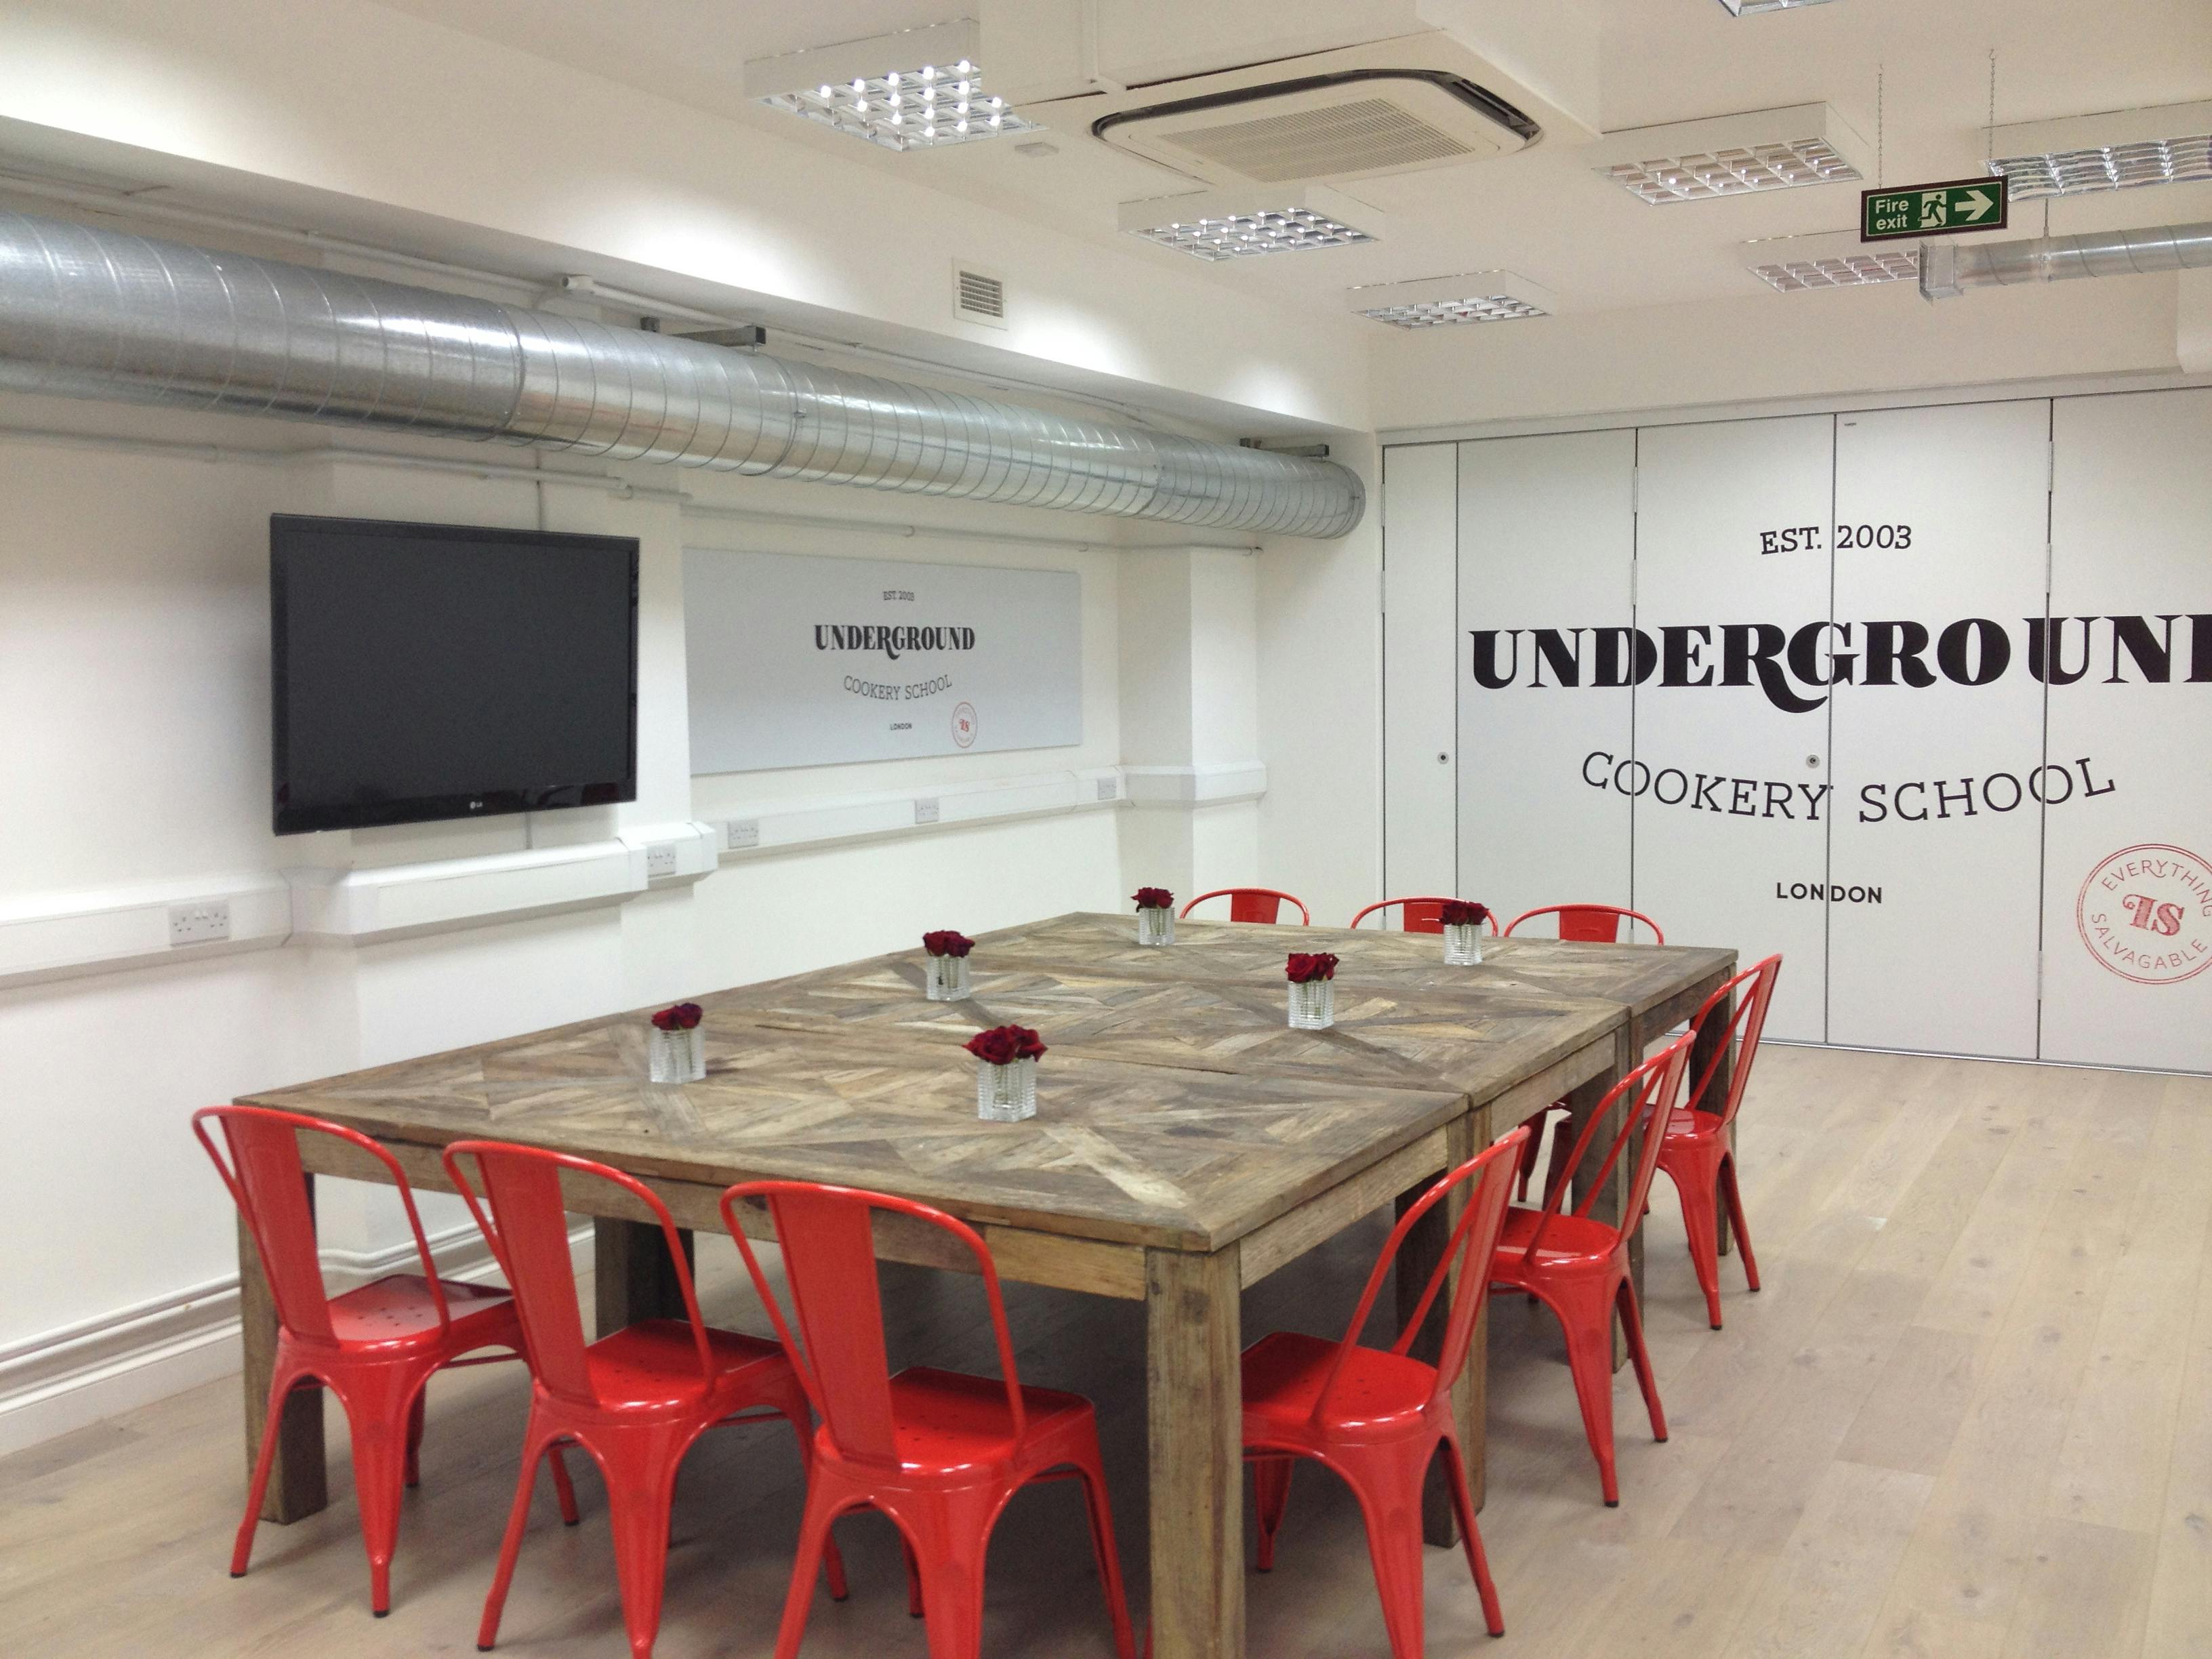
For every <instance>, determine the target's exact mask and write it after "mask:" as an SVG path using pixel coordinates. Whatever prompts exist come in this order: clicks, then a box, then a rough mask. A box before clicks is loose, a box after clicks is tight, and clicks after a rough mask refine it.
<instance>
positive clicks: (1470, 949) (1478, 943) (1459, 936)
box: [1444, 921, 1482, 968]
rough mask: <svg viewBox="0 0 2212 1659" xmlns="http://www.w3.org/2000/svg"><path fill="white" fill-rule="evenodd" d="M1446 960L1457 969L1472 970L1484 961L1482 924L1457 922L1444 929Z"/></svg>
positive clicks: (1477, 922)
mask: <svg viewBox="0 0 2212 1659" xmlns="http://www.w3.org/2000/svg"><path fill="white" fill-rule="evenodd" d="M1444 960H1445V961H1446V962H1448V963H1450V964H1451V965H1452V966H1453V967H1455V968H1472V967H1474V965H1475V963H1479V962H1480V961H1481V960H1482V924H1481V923H1480V922H1479V921H1463V922H1457V923H1455V924H1453V925H1451V926H1449V927H1446V928H1445V929H1444Z"/></svg>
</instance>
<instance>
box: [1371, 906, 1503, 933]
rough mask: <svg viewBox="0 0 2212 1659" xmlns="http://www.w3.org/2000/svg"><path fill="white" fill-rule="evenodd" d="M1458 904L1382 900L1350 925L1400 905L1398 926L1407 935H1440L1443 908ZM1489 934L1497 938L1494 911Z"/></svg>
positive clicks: (1491, 914) (1495, 914) (1442, 925)
mask: <svg viewBox="0 0 2212 1659" xmlns="http://www.w3.org/2000/svg"><path fill="white" fill-rule="evenodd" d="M1457 902H1459V901H1458V900H1456V899H1448V898H1390V899H1384V900H1383V902H1381V903H1379V904H1370V905H1369V906H1368V907H1367V908H1365V909H1364V910H1362V911H1361V912H1360V913H1359V914H1358V915H1356V916H1354V917H1352V926H1353V927H1358V926H1359V924H1360V923H1361V922H1363V921H1366V920H1367V918H1368V917H1370V916H1371V915H1376V913H1377V912H1379V911H1383V910H1388V909H1389V908H1392V907H1393V906H1395V905H1401V904H1402V905H1404V906H1405V907H1406V912H1405V915H1403V916H1401V917H1400V918H1399V924H1398V925H1399V926H1400V927H1402V928H1403V929H1404V930H1405V931H1406V932H1407V933H1443V930H1444V906H1446V905H1447V904H1455V903H1457ZM1485 908H1487V907H1485ZM1383 920H1384V921H1385V923H1386V924H1387V923H1388V921H1389V918H1388V917H1387V916H1386V917H1384V919H1383ZM1490 932H1491V935H1492V937H1493V938H1495V937H1496V936H1497V933H1498V913H1497V912H1496V911H1494V910H1493V911H1491V913H1490Z"/></svg>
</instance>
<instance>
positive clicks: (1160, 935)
mask: <svg viewBox="0 0 2212 1659" xmlns="http://www.w3.org/2000/svg"><path fill="white" fill-rule="evenodd" d="M1137 943H1138V944H1139V945H1173V944H1174V943H1175V912H1174V911H1172V910H1169V909H1165V908H1159V907H1157V906H1152V905H1146V907H1145V908H1143V909H1141V910H1139V911H1138V912H1137Z"/></svg>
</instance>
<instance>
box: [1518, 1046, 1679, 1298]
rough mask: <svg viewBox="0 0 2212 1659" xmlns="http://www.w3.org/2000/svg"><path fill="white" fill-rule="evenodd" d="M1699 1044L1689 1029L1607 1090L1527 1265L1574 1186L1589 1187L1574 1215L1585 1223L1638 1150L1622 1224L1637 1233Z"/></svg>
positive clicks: (1531, 1243) (1554, 1194)
mask: <svg viewBox="0 0 2212 1659" xmlns="http://www.w3.org/2000/svg"><path fill="white" fill-rule="evenodd" d="M1694 1041H1696V1039H1695V1038H1694V1037H1692V1036H1691V1035H1690V1034H1689V1033H1688V1032H1686V1031H1685V1032H1684V1033H1683V1034H1682V1035H1681V1036H1678V1037H1676V1038H1675V1039H1674V1041H1673V1042H1670V1043H1668V1045H1667V1046H1666V1047H1665V1048H1662V1049H1661V1050H1660V1051H1659V1052H1658V1053H1657V1054H1654V1055H1652V1056H1651V1058H1650V1059H1649V1060H1645V1061H1644V1063H1643V1064H1642V1065H1641V1066H1637V1067H1635V1068H1634V1069H1633V1070H1632V1071H1631V1072H1630V1073H1628V1075H1627V1076H1626V1077H1624V1078H1622V1079H1620V1082H1618V1083H1616V1084H1614V1085H1613V1087H1612V1088H1610V1089H1608V1090H1607V1091H1606V1094H1605V1098H1604V1099H1603V1100H1601V1101H1600V1102H1599V1103H1598V1106H1597V1109H1596V1110H1595V1111H1594V1112H1592V1113H1591V1114H1590V1115H1589V1122H1587V1123H1585V1124H1584V1125H1583V1132H1582V1133H1581V1134H1580V1135H1578V1136H1577V1137H1576V1139H1575V1149H1574V1151H1573V1152H1571V1154H1569V1156H1568V1158H1567V1165H1566V1168H1565V1170H1563V1171H1562V1172H1561V1175H1560V1178H1559V1180H1557V1181H1555V1182H1550V1183H1548V1184H1549V1185H1550V1187H1551V1188H1552V1191H1551V1195H1550V1196H1549V1197H1548V1198H1547V1199H1546V1200H1544V1210H1543V1215H1542V1217H1541V1219H1539V1220H1538V1222H1537V1223H1536V1231H1535V1232H1534V1235H1532V1236H1531V1237H1530V1238H1529V1240H1528V1250H1527V1251H1526V1253H1525V1254H1524V1255H1522V1261H1534V1259H1535V1256H1536V1252H1537V1250H1538V1249H1541V1247H1542V1245H1543V1243H1544V1235H1545V1234H1546V1233H1547V1232H1548V1231H1550V1230H1551V1226H1552V1223H1553V1220H1554V1219H1555V1218H1557V1217H1558V1215H1559V1206H1560V1204H1561V1203H1562V1202H1563V1201H1564V1200H1565V1198H1566V1195H1567V1192H1568V1190H1569V1188H1571V1187H1573V1186H1576V1185H1577V1184H1579V1185H1581V1186H1582V1187H1583V1188H1584V1195H1583V1201H1582V1202H1581V1203H1580V1204H1579V1205H1577V1206H1576V1208H1575V1210H1574V1213H1575V1214H1576V1215H1577V1216H1579V1217H1581V1218H1583V1219H1584V1220H1588V1219H1589V1218H1590V1212H1591V1210H1592V1209H1594V1208H1595V1206H1596V1205H1597V1200H1598V1197H1599V1195H1600V1194H1601V1193H1602V1192H1603V1190H1604V1188H1605V1182H1606V1177H1607V1176H1609V1175H1611V1174H1612V1173H1613V1166H1614V1165H1615V1164H1619V1163H1620V1160H1621V1159H1622V1158H1624V1157H1626V1156H1627V1155H1628V1152H1629V1148H1630V1147H1631V1146H1634V1147H1635V1149H1636V1151H1635V1158H1636V1163H1635V1166H1634V1168H1633V1169H1632V1170H1631V1171H1630V1174H1629V1177H1628V1194H1627V1196H1626V1198H1625V1199H1624V1200H1622V1202H1621V1209H1620V1213H1621V1217H1622V1221H1621V1223H1620V1225H1621V1226H1622V1227H1623V1228H1624V1229H1632V1228H1633V1227H1634V1226H1635V1225H1636V1224H1637V1222H1638V1221H1639V1220H1640V1219H1642V1218H1643V1215H1644V1200H1645V1199H1646V1198H1648V1197H1649V1196H1650V1192H1651V1177H1652V1176H1654V1175H1656V1173H1657V1172H1658V1169H1659V1149H1660V1144H1661V1142H1662V1141H1663V1140H1664V1139H1666V1130H1667V1115H1668V1113H1669V1112H1671V1111H1673V1110H1674V1104H1675V1103H1676V1102H1677V1101H1678V1100H1679V1099H1680V1097H1681V1093H1682V1073H1684V1072H1685V1071H1686V1070H1687V1069H1688V1067H1689V1063H1690V1044H1691V1043H1692V1042H1694ZM1616 1107H1618V1108H1619V1109H1620V1127H1619V1128H1618V1129H1617V1130H1615V1131H1614V1133H1613V1139H1612V1143H1611V1145H1610V1146H1607V1149H1606V1153H1605V1156H1604V1158H1601V1160H1600V1161H1599V1163H1598V1166H1597V1168H1596V1169H1595V1170H1592V1171H1591V1172H1590V1175H1589V1179H1588V1180H1587V1181H1584V1182H1577V1181H1576V1179H1575V1177H1577V1176H1579V1175H1580V1174H1581V1172H1582V1167H1583V1158H1584V1156H1585V1155H1586V1154H1587V1153H1588V1152H1589V1150H1590V1146H1591V1143H1592V1142H1593V1141H1595V1139H1597V1134H1598V1131H1599V1130H1600V1129H1601V1128H1602V1127H1604V1125H1605V1121H1606V1120H1607V1118H1609V1117H1611V1116H1612V1115H1613V1110H1614V1109H1615V1108H1616Z"/></svg>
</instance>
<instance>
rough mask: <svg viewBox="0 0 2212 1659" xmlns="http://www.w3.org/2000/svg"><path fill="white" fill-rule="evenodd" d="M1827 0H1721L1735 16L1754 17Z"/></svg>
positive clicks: (1818, 3) (1822, 4)
mask: <svg viewBox="0 0 2212 1659" xmlns="http://www.w3.org/2000/svg"><path fill="white" fill-rule="evenodd" d="M1827 3H1828V0H1721V4H1723V6H1725V7H1727V8H1728V9H1729V12H1730V13H1731V14H1733V15H1735V16H1737V17H1756V16H1758V15H1759V13H1761V12H1767V11H1796V10H1797V9H1799V8H1800V7H1802V6H1825V5H1826V4H1827Z"/></svg>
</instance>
